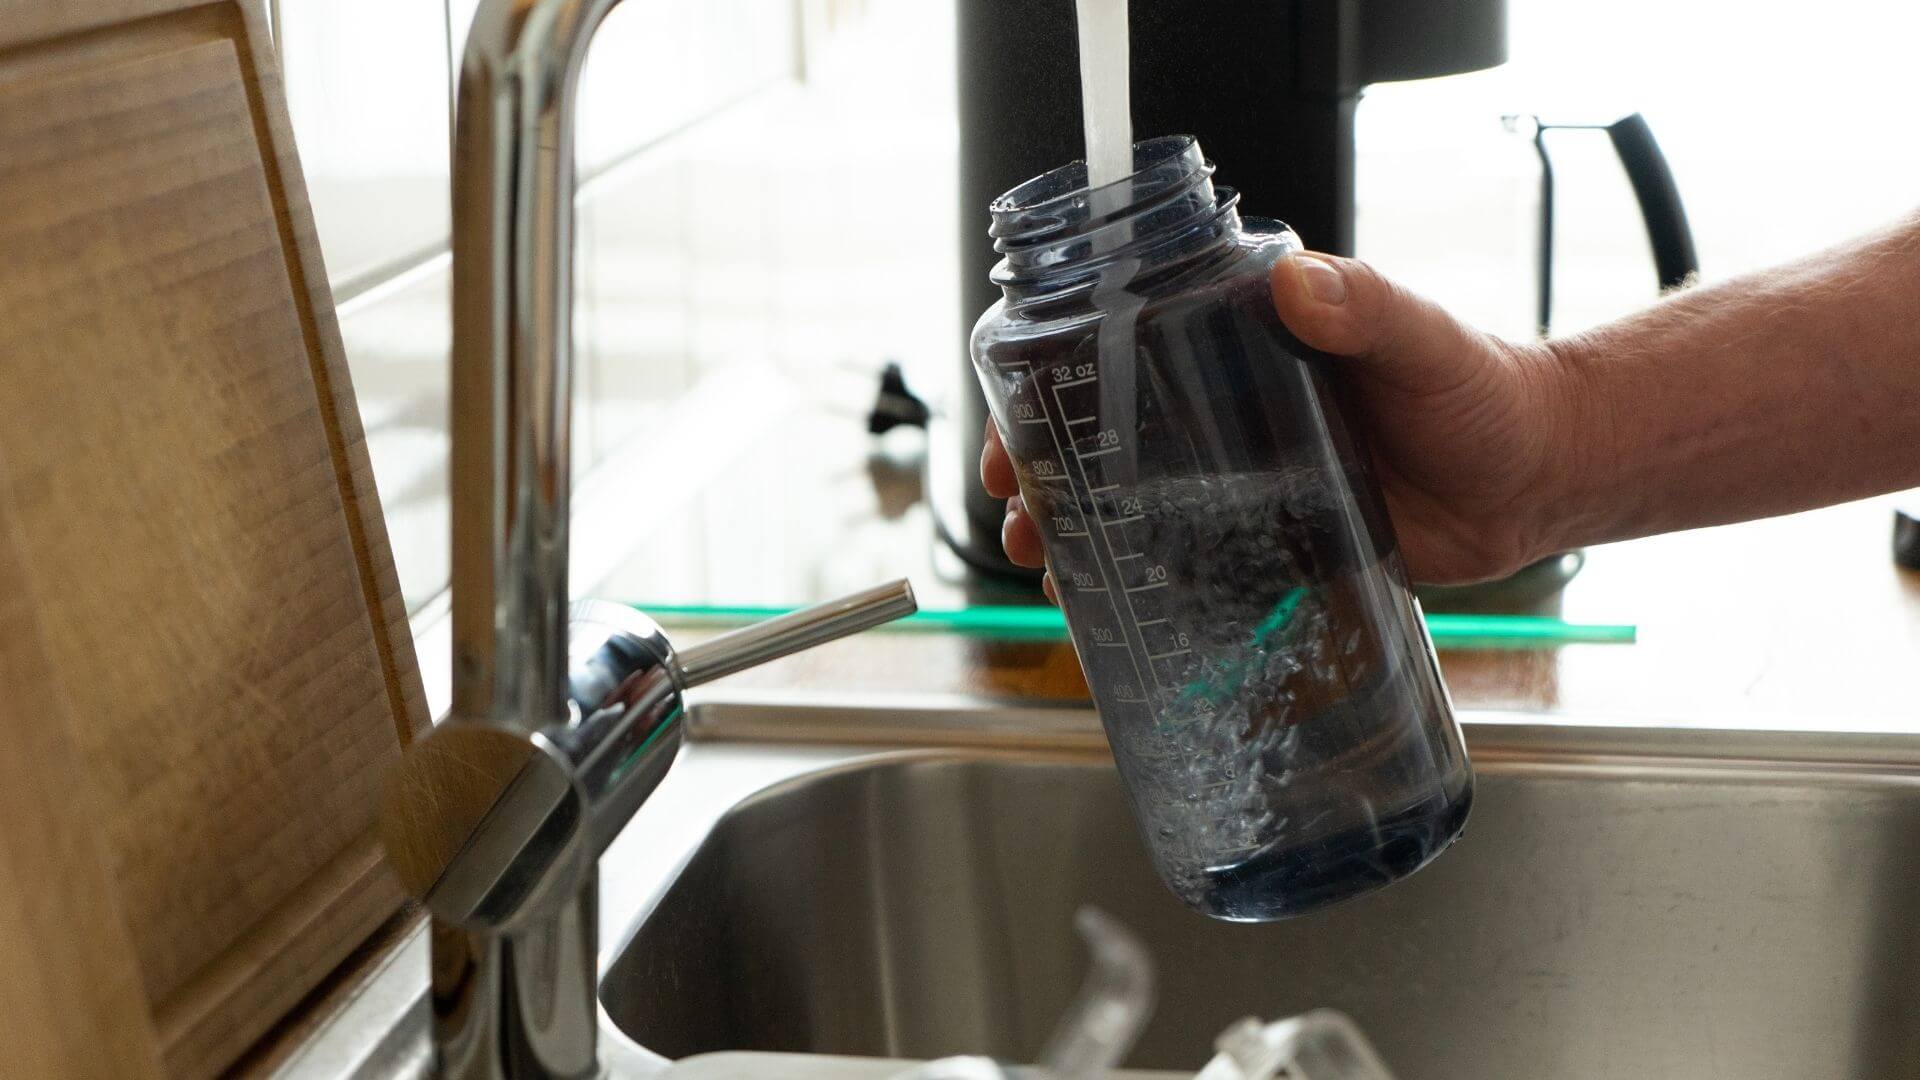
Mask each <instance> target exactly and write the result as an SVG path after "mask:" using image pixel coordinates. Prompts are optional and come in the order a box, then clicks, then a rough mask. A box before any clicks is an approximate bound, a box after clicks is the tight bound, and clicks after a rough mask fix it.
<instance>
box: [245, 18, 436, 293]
mask: <svg viewBox="0 0 1920 1080" xmlns="http://www.w3.org/2000/svg"><path fill="white" fill-rule="evenodd" d="M278 16H279V23H278V26H277V33H276V40H277V41H278V43H279V46H280V52H281V66H282V68H283V69H284V71H285V76H286V84H287V108H288V111H289V112H290V113H291V114H292V116H293V128H294V137H295V141H296V143H297V145H298V147H299V151H300V162H301V166H302V168H303V170H304V172H305V174H306V179H307V189H308V191H309V192H310V193H311V196H312V199H313V214H314V219H315V221H316V222H317V223H318V225H319V230H320V246H321V251H322V252H323V254H324V255H325V256H326V261H327V272H328V277H329V278H330V279H331V281H332V283H333V286H334V288H335V290H336V291H338V292H345V293H351V292H355V291H358V290H359V289H361V288H365V287H367V286H369V285H372V284H374V283H376V282H378V281H379V280H381V279H382V278H383V277H385V276H386V275H388V274H390V273H392V272H394V271H396V270H398V269H401V268H404V267H405V266H407V265H409V264H411V263H414V262H417V261H418V260H419V259H420V258H421V257H423V256H425V255H429V254H432V253H433V252H435V251H437V250H440V249H442V248H444V247H445V246H446V242H447V223H448V218H449V214H448V205H447V184H448V180H447V174H448V157H449V149H448V146H449V141H448V140H449V136H448V110H447V100H448V98H447V92H448V91H447V66H446V41H447V23H446V20H447V11H446V7H445V4H444V3H443V2H442V0H279V4H278Z"/></svg>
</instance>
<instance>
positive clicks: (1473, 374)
mask: <svg viewBox="0 0 1920 1080" xmlns="http://www.w3.org/2000/svg"><path fill="white" fill-rule="evenodd" d="M1271 284H1272V286H1273V302H1274V307H1275V308H1276V309H1277V310H1278V311H1279V313H1280V318H1281V320H1282V321H1283V322H1285V323H1286V325H1287V328H1288V329H1290V330H1292V331H1293V333H1294V334H1295V336H1297V337H1299V338H1300V340H1301V341H1303V342H1305V343H1306V344H1307V345H1309V346H1312V347H1313V348H1316V349H1319V350H1321V351H1323V352H1327V353H1332V354H1334V355H1336V356H1340V357H1345V358H1347V360H1346V361H1345V362H1344V363H1343V364H1342V365H1341V367H1340V369H1339V371H1340V375H1341V378H1342V380H1343V386H1344V389H1345V392H1346V393H1347V394H1348V395H1349V397H1350V399H1351V401H1352V403H1353V405H1354V406H1355V407H1356V408H1357V410H1358V413H1359V415H1358V416H1357V417H1356V419H1357V420H1358V422H1359V424H1360V426H1361V434H1362V436H1363V437H1364V438H1365V439H1366V441H1367V443H1368V445H1369V447H1370V448H1371V450H1372V454H1373V463H1374V468H1375V471H1376V473H1377V474H1378V476H1379V479H1380V485H1381V487H1382V489H1383V490H1384V491H1385V494H1386V500H1387V510H1388V512H1389V514H1390V515H1391V516H1392V518H1393V525H1394V531H1395V532H1396V534H1397V535H1398V537H1399V540H1400V548H1401V551H1402V553H1403V554H1404V555H1405V557H1406V560H1407V565H1408V568H1409V570H1410V572H1411V573H1412V574H1413V576H1414V578H1415V579H1416V580H1419V581H1430V582H1443V583H1445V582H1465V581H1477V580H1482V579H1486V578H1492V577H1498V576H1501V575H1503V574H1506V573H1509V572H1511V571H1513V570H1517V569H1519V568H1520V567H1521V566H1524V565H1526V563H1527V562H1529V561H1531V560H1532V559H1534V558H1537V557H1539V556H1541V555H1545V554H1550V553H1551V551H1552V537H1551V531H1550V529H1549V526H1550V525H1551V524H1552V522H1551V520H1550V518H1549V515H1548V508H1549V506H1550V504H1551V502H1552V500H1551V498H1549V497H1547V496H1546V494H1545V493H1546V492H1548V491H1550V490H1552V488H1553V486H1554V484H1556V483H1558V482H1559V481H1560V473H1561V472H1562V471H1563V468H1562V465H1561V464H1560V459H1561V458H1562V457H1564V456H1565V455H1563V454H1559V453H1556V448H1557V447H1561V446H1564V445H1565V444H1564V442H1562V441H1561V440H1563V439H1564V438H1565V437H1566V432H1565V430H1564V428H1565V423H1566V420H1565V418H1566V417H1567V416H1568V415H1569V412H1570V408H1569V403H1568V402H1566V401H1565V400H1564V396H1565V393H1566V390H1565V383H1566V382H1567V371H1566V369H1564V368H1563V367H1562V366H1561V365H1560V364H1559V363H1558V362H1557V360H1556V358H1555V356H1554V354H1553V353H1551V352H1550V351H1548V350H1547V349H1545V348H1543V347H1538V346H1523V345H1515V344H1512V343H1509V342H1505V341H1502V340H1500V339H1498V338H1494V337H1491V336H1489V335H1487V334H1483V333H1481V332H1479V331H1477V330H1474V329H1472V328H1470V327H1467V326H1464V325H1462V324H1461V323H1459V322H1457V321H1455V320H1454V319H1453V317H1452V316H1450V315H1448V314H1447V313H1446V312H1445V311H1442V310H1441V309H1440V308H1439V307H1437V306H1435V305H1434V304H1432V303H1430V302H1428V301H1426V300H1424V299H1422V298H1420V297H1418V296H1415V295H1413V294H1412V293H1409V292H1407V291H1406V290H1405V289H1402V288H1400V287H1399V286H1397V285H1395V284H1394V283H1392V282H1391V281H1388V280H1387V279H1386V278H1384V277H1382V276H1380V275H1379V274H1378V273H1375V272H1374V270H1373V269H1372V268H1371V267H1369V266H1367V265H1366V264H1365V263H1362V262H1357V261H1354V260H1352V259H1339V258H1334V257H1332V256H1327V255H1318V254H1303V255H1297V256H1294V257H1292V258H1288V259H1283V260H1281V261H1280V262H1279V263H1278V264H1276V265H1275V266H1274V268H1273V273H1272V275H1271ZM981 476H982V478H983V479H984V481H985V483H986V489H987V492H988V493H989V494H991V495H993V496H995V497H997V498H1006V499H1007V500H1008V503H1007V519H1006V522H1005V524H1004V525H1003V526H1002V529H1001V543H1002V544H1003V545H1004V546H1005V547H1006V550H1007V556H1008V558H1010V559H1012V560H1013V561H1014V562H1016V563H1019V564H1020V565H1023V566H1040V565H1041V564H1042V560H1043V552H1042V550H1041V545H1040V531H1039V529H1038V527H1037V526H1036V525H1035V524H1034V522H1033V519H1032V518H1031V517H1030V516H1028V514H1027V513H1026V509H1025V506H1024V505H1023V504H1022V502H1021V500H1020V498H1019V487H1018V485H1017V483H1016V482H1015V479H1014V471H1013V466H1012V463H1011V462H1010V461H1009V460H1008V458H1007V453H1006V449H1005V448H1004V447H1003V446H1002V445H1001V442H1000V439H999V436H998V434H997V433H996V432H995V431H993V430H992V428H991V425H989V430H988V432H987V449H986V454H985V456H984V457H983V459H982V461H981ZM1048 584H1049V586H1050V585H1051V582H1049V583H1048ZM1049 594H1051V589H1049Z"/></svg>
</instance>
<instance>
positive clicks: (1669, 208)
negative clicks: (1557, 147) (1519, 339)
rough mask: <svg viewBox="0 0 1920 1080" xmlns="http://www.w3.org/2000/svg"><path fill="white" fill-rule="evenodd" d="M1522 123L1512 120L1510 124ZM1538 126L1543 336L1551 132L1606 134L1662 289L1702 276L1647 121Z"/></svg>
mask: <svg viewBox="0 0 1920 1080" xmlns="http://www.w3.org/2000/svg"><path fill="white" fill-rule="evenodd" d="M1517 119H1519V118H1518V117H1509V118H1508V120H1509V121H1510V122H1511V121H1513V120H1517ZM1531 119H1532V121H1533V125H1534V132H1533V147H1534V150H1535V152H1536V153H1538V154H1539V156H1540V236H1539V263H1540V269H1539V297H1538V304H1537V306H1538V312H1537V325H1538V328H1539V332H1540V335H1541V336H1542V337H1545V336H1546V335H1547V333H1548V332H1549V327H1548V322H1549V321H1550V320H1551V318H1552V316H1553V186H1554V185H1553V158H1552V157H1551V156H1550V155H1549V154H1548V153H1547V132H1549V131H1556V130H1588V131H1591V130H1594V129H1600V130H1604V131H1605V132H1606V133H1607V138H1608V139H1609V140H1611V141H1612V143H1613V152H1614V153H1615V154H1616V155H1618V156H1619V158H1620V165H1621V167H1622V168H1623V169H1625V170H1626V173H1627V182H1628V183H1629V184H1631V185H1633V197H1634V199H1635V201H1637V202H1638V203H1639V204H1640V220H1641V221H1642V222H1643V223H1644V224H1645V226H1646V229H1647V242H1648V243H1649V244H1651V245H1652V247H1653V267H1654V272H1655V274H1656V275H1657V276H1658V277H1659V279H1660V288H1662V289H1671V288H1674V287H1676V286H1678V285H1680V284H1681V283H1683V282H1685V281H1686V280H1687V277H1688V276H1689V275H1691V274H1697V273H1699V272H1700V256H1699V255H1698V253H1696V252H1695V251H1694V248H1693V227H1692V226H1690V225H1688V224H1687V209H1686V207H1685V206H1683V205H1681V202H1680V187H1679V185H1678V184H1676V183H1674V179H1673V170H1672V169H1671V168H1669V167H1668V166H1667V155H1665V154H1663V153H1661V152H1660V144H1659V143H1658V142H1656V141H1655V140H1654V137H1653V128H1651V127H1649V126H1648V124H1647V118H1646V117H1644V116H1642V115H1640V114H1639V113H1630V114H1628V115H1626V116H1623V117H1621V118H1620V119H1618V120H1615V121H1614V122H1613V123H1611V124H1604V125H1603V124H1550V123H1547V122H1545V121H1543V120H1541V119H1540V118H1539V117H1533V118H1531Z"/></svg>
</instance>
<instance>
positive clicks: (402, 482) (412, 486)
mask: <svg viewBox="0 0 1920 1080" xmlns="http://www.w3.org/2000/svg"><path fill="white" fill-rule="evenodd" d="M451 288H452V275H451V273H450V272H449V268H448V265H447V262H446V260H445V259H437V260H435V261H434V262H432V263H430V264H429V265H428V266H426V267H423V268H422V269H421V270H419V271H417V272H415V274H413V275H412V276H411V277H409V278H408V279H406V280H403V281H398V282H394V283H391V284H387V285H382V286H381V287H379V288H377V289H375V290H374V291H371V292H368V293H364V294H362V295H361V296H359V297H357V298H355V299H354V300H352V301H349V302H348V303H346V304H343V305H342V306H341V309H340V334H341V337H342V338H343V339H344V340H345V342H346V347H347V366H348V369H349V371H350V372H351V373H352V375H353V390H354V396H355V397H356V398H357V399H358V400H359V402H360V418H361V422H362V423H363V424H364V425H365V427H366V430H367V453H368V455H369V456H370V457H371V458H372V459H373V477H374V483H375V485H376V486H377V487H378V488H379V490H380V505H381V508H382V510H384V511H385V513H386V518H387V535H388V536H389V537H390V538H391V539H392V542H393V556H394V563H395V565H396V567H397V568H398V569H399V572H400V592H401V595H402V596H404V597H405V599H406V604H407V610H408V611H417V610H419V609H420V607H421V605H423V604H425V603H426V602H427V601H428V600H431V599H432V598H433V597H434V596H435V595H437V594H438V593H439V592H440V591H441V590H442V589H444V588H446V583H447V563H448V555H449V544H448V535H449V534H448V529H449V528H450V524H449V518H448V501H447V500H448V494H447V447H448V442H447V360H448V354H449V350H450V348H451V336H452V327H453V323H452V321H451V319H450V317H449V314H448V312H449V304H450V302H451Z"/></svg>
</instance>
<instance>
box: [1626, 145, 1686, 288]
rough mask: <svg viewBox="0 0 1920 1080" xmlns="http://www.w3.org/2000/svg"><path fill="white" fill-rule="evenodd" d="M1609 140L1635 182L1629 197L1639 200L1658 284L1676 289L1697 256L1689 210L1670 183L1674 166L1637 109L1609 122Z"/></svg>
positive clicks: (1631, 181) (1628, 176)
mask: <svg viewBox="0 0 1920 1080" xmlns="http://www.w3.org/2000/svg"><path fill="white" fill-rule="evenodd" d="M1607 138H1609V139H1611V140H1613V150H1614V153H1616V154H1619V155H1620V164H1621V166H1622V167H1623V168H1625V169H1626V170H1627V182H1628V183H1630V184H1632V185H1633V197H1634V198H1635V199H1637V200H1638V201H1639V203H1640V217H1641V219H1642V220H1643V221H1644V222H1646V226H1647V240H1648V242H1649V243H1651V244H1652V245H1653V266H1654V270H1655V272H1657V273H1658V274H1659V276H1660V287H1661V288H1662V289H1671V288H1675V287H1676V286H1678V285H1680V284H1681V283H1683V282H1685V281H1686V279H1687V278H1688V277H1689V276H1690V275H1693V274H1697V273H1699V272H1700V256H1699V255H1698V254H1697V253H1696V252H1695V251H1694V249H1693V228H1692V227H1691V226H1689V225H1688V224H1687V208H1686V207H1685V206H1683V205H1681V202H1680V188H1679V185H1677V184H1675V183H1674V182H1673V170H1672V169H1670V168H1668V167H1667V155H1665V154H1663V153H1661V152H1660V144H1659V143H1658V142H1656V141H1654V138H1653V128H1651V127H1649V126H1647V118H1646V117H1644V116H1641V115H1640V114H1639V113H1631V114H1629V115H1627V116H1623V117H1621V118H1620V119H1618V120H1615V121H1614V122H1613V123H1611V124H1608V125H1607Z"/></svg>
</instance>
